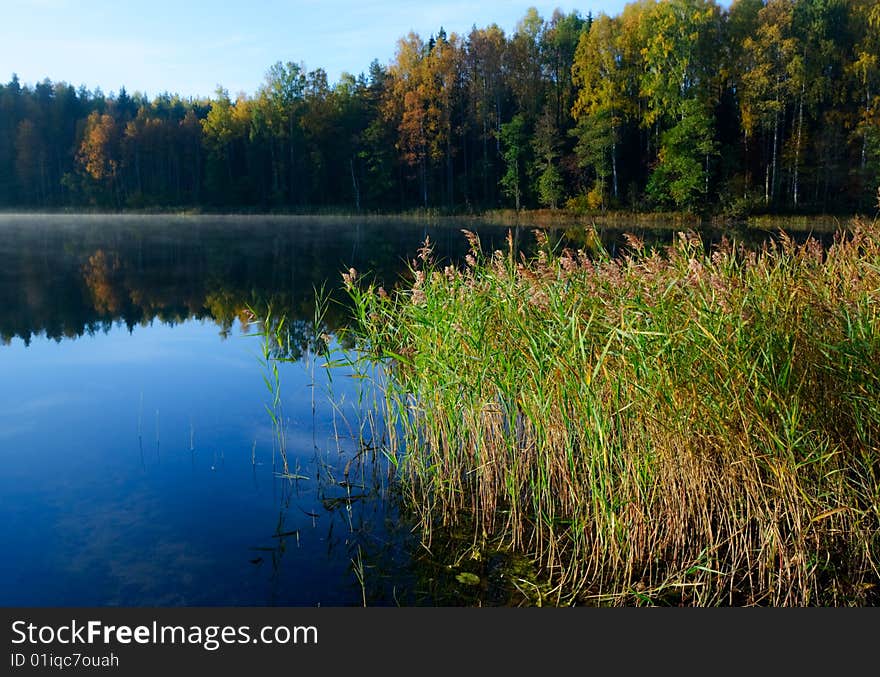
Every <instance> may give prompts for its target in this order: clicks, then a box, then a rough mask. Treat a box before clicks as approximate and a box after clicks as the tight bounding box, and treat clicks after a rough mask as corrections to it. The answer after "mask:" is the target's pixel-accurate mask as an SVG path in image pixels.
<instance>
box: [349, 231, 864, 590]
mask: <svg viewBox="0 0 880 677" xmlns="http://www.w3.org/2000/svg"><path fill="white" fill-rule="evenodd" d="M468 237H469V239H470V241H471V248H472V250H471V254H470V255H469V257H468V259H467V261H468V263H467V266H466V267H465V268H463V269H457V268H453V267H446V268H443V269H441V268H439V267H438V266H436V265H435V264H433V263H432V261H431V255H430V251H428V250H427V249H426V250H425V251H423V252H422V255H421V259H422V260H421V262H417V263H418V265H417V266H415V267H414V269H413V271H412V274H413V280H414V281H413V283H412V286H411V288H409V289H407V290H400V291H399V292H397V293H394V294H387V293H385V292H384V290H382V289H381V288H379V289H376V288H375V287H372V286H367V285H359V284H357V283H356V282H355V281H354V280H353V279H351V278H350V277H349V279H348V280H346V282H347V283H348V284H347V286H348V289H349V291H350V293H351V295H352V297H353V299H354V301H355V309H356V314H357V316H356V319H357V323H358V333H359V337H358V338H359V340H360V342H361V345H362V347H363V349H364V350H365V352H366V353H368V354H370V355H372V356H374V357H378V358H382V359H385V360H388V361H389V366H388V368H387V369H386V371H385V378H387V383H386V387H385V390H384V397H385V404H384V415H385V418H386V428H385V430H386V433H387V434H388V436H389V438H390V448H389V454H390V455H391V456H392V458H396V459H398V462H399V464H400V474H401V477H402V479H403V480H404V482H405V486H406V487H407V488H408V493H409V499H410V505H411V506H412V507H413V509H414V510H416V511H417V512H418V514H420V516H421V522H422V527H423V537H424V540H425V541H426V542H427V543H430V539H431V529H432V525H436V524H456V523H458V524H461V523H469V524H471V525H473V529H474V533H475V539H481V538H483V537H494V538H496V539H501V540H502V541H503V542H504V543H505V544H506V546H507V547H508V548H510V549H511V550H514V551H520V552H525V553H528V554H529V555H530V556H531V557H533V558H534V559H535V560H536V561H537V562H539V563H540V564H541V565H542V566H543V570H544V571H545V572H547V575H548V577H549V578H551V579H552V581H553V582H554V584H555V586H556V587H555V590H554V592H553V598H554V599H556V600H557V602H560V601H564V600H580V601H594V602H601V603H633V604H638V603H652V604H653V603H683V604H772V605H803V604H853V603H855V604H859V603H862V604H864V603H870V602H871V601H872V600H873V602H875V603H876V601H877V600H878V594H880V590H878V581H880V569H878V567H880V461H878V459H880V315H878V312H877V308H878V304H880V229H878V228H877V227H876V226H866V225H864V224H861V225H860V224H856V226H855V228H854V229H853V233H852V234H851V235H846V236H845V235H844V234H843V233H841V234H839V235H838V237H837V238H836V240H835V243H834V244H833V246H831V247H830V248H829V249H828V250H823V248H822V247H821V246H820V245H819V244H818V243H817V242H815V241H813V240H810V241H808V242H807V243H806V244H804V245H800V246H798V245H796V244H794V243H793V242H792V241H791V240H790V239H788V238H787V237H785V236H784V235H783V236H781V237H780V239H779V241H778V242H777V243H776V244H768V245H766V246H765V247H764V248H763V249H762V250H760V251H757V252H755V251H746V250H745V249H743V248H738V247H735V246H733V245H731V244H730V243H727V242H725V243H722V245H721V246H720V247H718V248H717V249H716V250H715V251H714V252H712V253H711V254H708V255H707V254H706V253H705V251H704V249H703V246H702V243H701V242H700V240H699V238H696V237H694V236H692V235H681V236H680V237H679V238H678V239H677V240H676V241H675V243H674V244H673V245H672V246H670V247H669V248H667V249H666V251H665V252H659V251H648V250H647V249H646V248H645V247H644V245H643V244H642V243H641V242H639V241H638V240H636V239H635V238H631V239H630V243H629V244H630V252H629V254H627V255H626V256H624V257H622V258H619V259H615V258H612V257H610V256H608V255H607V254H605V253H604V252H600V253H599V255H598V256H588V255H587V254H585V253H584V252H580V251H579V252H574V251H562V252H553V251H551V250H550V249H549V247H548V246H546V241H542V242H541V244H542V249H541V250H540V251H539V253H538V255H537V256H536V257H535V258H534V259H533V260H524V259H522V258H520V259H518V258H517V257H516V256H515V252H514V251H513V247H512V246H511V247H510V249H509V251H507V252H500V251H499V252H495V253H494V254H492V255H490V256H485V255H484V254H483V253H482V251H481V249H480V246H479V241H478V240H477V238H476V236H474V235H472V234H468Z"/></svg>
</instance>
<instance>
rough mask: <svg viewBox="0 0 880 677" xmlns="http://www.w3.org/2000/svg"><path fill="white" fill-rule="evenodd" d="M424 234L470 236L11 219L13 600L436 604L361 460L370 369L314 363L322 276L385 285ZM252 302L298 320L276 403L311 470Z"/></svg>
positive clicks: (0, 409)
mask: <svg viewBox="0 0 880 677" xmlns="http://www.w3.org/2000/svg"><path fill="white" fill-rule="evenodd" d="M425 234H430V235H431V236H432V239H433V240H434V241H436V242H438V249H440V250H443V251H444V253H448V254H450V255H455V254H460V253H461V252H462V251H463V249H464V240H463V238H462V237H461V235H460V233H459V232H458V231H457V230H456V229H449V228H446V229H441V230H440V231H435V230H433V229H427V230H426V229H425V228H424V226H414V225H413V224H387V223H386V224H363V223H355V222H351V221H345V222H333V221H326V220H317V219H269V218H252V219H249V218H214V219H210V218H199V219H196V218H175V219H168V218H135V217H124V218H114V217H61V216H57V217H51V218H48V219H47V218H36V217H20V218H17V217H12V216H6V217H2V220H0V260H2V267H0V304H2V309H3V310H2V314H0V338H2V342H3V345H2V346H0V383H2V388H0V497H2V500H0V542H2V543H3V557H2V558H0V603H2V604H3V605H113V604H122V605H214V604H217V605H220V604H226V605H244V604H247V605H258V604H285V605H319V604H321V605H343V604H360V603H362V601H363V595H364V594H367V595H368V596H369V599H368V601H369V602H370V603H387V604H393V603H395V602H401V603H418V602H424V603H431V601H432V600H431V596H430V593H429V592H420V587H419V584H418V581H417V576H416V574H414V573H413V571H412V566H411V562H410V559H411V558H410V555H409V554H408V553H409V550H410V549H411V547H412V543H411V542H410V541H411V540H412V539H411V538H408V537H407V535H406V534H407V532H406V530H404V529H401V528H399V526H398V516H397V515H396V514H395V513H394V510H393V508H392V507H391V505H392V503H391V502H388V501H383V500H381V498H380V497H381V495H382V492H383V488H384V486H385V485H386V484H387V478H386V477H385V476H384V475H383V474H382V472H381V464H378V465H377V464H371V463H361V462H360V461H361V460H364V458H363V457H358V445H357V443H356V432H357V430H358V411H359V407H358V406H357V402H358V397H359V396H363V392H360V393H359V388H360V389H361V391H363V388H364V381H363V380H361V379H354V378H351V377H350V376H349V374H348V373H347V372H346V370H345V369H336V370H334V372H333V374H332V375H331V377H330V378H328V370H327V369H325V368H322V367H321V366H320V364H321V363H322V361H323V360H321V359H320V358H318V357H315V356H314V355H312V359H306V358H308V357H309V353H308V345H307V344H308V338H309V335H310V332H313V330H312V327H311V324H312V320H313V318H314V288H315V287H316V286H320V285H321V284H323V283H326V284H328V285H330V286H331V287H333V286H336V285H337V282H338V280H339V279H340V275H339V273H340V271H342V270H345V269H347V268H348V267H349V266H355V267H357V268H358V269H359V270H362V271H372V272H374V273H375V274H376V275H377V276H379V277H382V278H386V279H389V280H392V281H393V280H395V279H397V277H398V275H399V274H400V273H401V271H403V269H404V261H405V257H407V256H412V255H414V254H415V252H416V249H417V248H418V246H419V243H420V241H421V240H422V239H423V237H424V236H425ZM337 296H338V297H340V295H337ZM248 309H253V310H254V311H255V312H256V313H257V314H258V315H264V314H266V313H268V312H269V310H270V309H271V312H272V316H273V317H277V316H278V315H279V314H280V313H286V314H288V315H289V316H290V318H291V319H290V322H289V325H288V326H289V327H290V328H291V331H290V339H291V348H290V351H289V352H288V354H287V355H286V356H287V357H289V358H291V359H292V361H291V362H287V363H283V364H282V365H281V366H280V383H281V400H280V404H281V407H282V419H283V421H284V425H285V436H286V447H287V454H288V461H289V467H290V471H291V473H293V474H296V475H301V476H302V477H303V478H307V479H300V480H297V481H290V480H284V479H279V478H278V477H277V472H279V471H280V470H281V460H280V455H279V451H278V449H277V446H278V445H277V444H276V443H275V442H274V441H273V440H274V439H275V434H276V432H277V429H276V428H274V427H273V423H272V419H271V418H270V416H269V414H268V413H267V410H266V405H267V404H271V402H272V393H271V392H270V391H269V390H268V389H267V386H266V384H265V382H264V379H263V376H264V374H265V373H266V364H265V362H264V360H263V358H262V341H263V339H262V338H261V337H260V336H258V335H255V333H256V332H257V331H258V330H259V323H254V322H253V319H252V318H251V317H250V315H249V314H248ZM346 312H347V311H346V308H345V307H344V306H343V305H341V304H338V303H335V302H334V303H333V304H331V307H330V310H329V312H328V314H327V318H326V324H325V325H324V326H323V327H322V330H326V331H328V332H330V333H331V334H332V332H333V330H334V329H335V328H336V327H338V326H339V323H340V322H343V321H344V319H345V317H346ZM303 349H305V352H303ZM285 352H287V351H285ZM360 409H362V407H361V408H360ZM273 448H274V453H273ZM273 455H274V461H275V463H274V466H273ZM346 469H347V470H348V475H346V474H345V471H346ZM359 566H360V567H362V568H360V569H359ZM359 572H363V574H364V576H363V577H364V579H365V586H366V588H367V589H366V591H365V590H363V589H362V587H361V583H360V581H359V577H358V575H357V574H358V573H359Z"/></svg>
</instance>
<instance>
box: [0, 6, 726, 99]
mask: <svg viewBox="0 0 880 677" xmlns="http://www.w3.org/2000/svg"><path fill="white" fill-rule="evenodd" d="M625 4H626V0H585V1H584V2H583V4H581V3H578V4H572V3H559V2H538V1H533V2H529V1H528V0H476V1H474V0H470V1H459V0H443V1H440V2H433V1H431V0H424V1H422V2H401V1H397V0H378V1H373V0H360V1H358V0H245V1H244V2H242V1H240V0H239V1H238V2H232V3H228V2H226V0H212V1H211V2H205V1H203V0H173V1H172V0H149V1H148V2H145V3H135V2H128V0H0V81H2V82H8V81H9V80H10V79H11V77H12V74H13V73H17V74H18V77H19V79H20V80H21V82H22V83H23V84H28V85H33V84H35V83H37V82H40V81H42V80H43V79H44V78H49V79H50V80H52V81H53V82H57V81H64V82H67V83H70V84H72V85H74V86H76V87H79V86H80V85H85V86H86V87H87V88H88V89H90V90H94V89H95V88H96V87H100V88H101V90H102V91H103V92H104V93H105V94H109V93H111V92H118V91H119V89H120V87H122V86H124V87H125V88H126V90H127V91H128V92H129V93H133V92H136V91H139V92H141V93H145V94H147V95H148V96H149V97H153V96H155V95H157V94H160V93H162V92H170V93H177V94H180V95H181V96H183V97H185V98H186V97H207V96H211V95H213V94H214V91H215V90H216V88H217V86H218V85H222V86H223V87H225V88H226V89H227V90H229V92H230V93H231V94H232V95H233V96H234V95H235V94H237V93H238V92H245V93H247V94H253V93H254V92H255V91H256V90H257V88H258V87H259V86H260V84H261V83H262V82H263V79H264V76H265V74H266V71H267V70H268V68H269V67H270V66H271V65H272V64H273V63H275V62H277V61H283V62H287V61H293V62H296V63H303V64H305V67H306V69H307V70H313V69H315V68H319V67H320V68H324V70H326V71H327V75H328V78H329V80H330V82H331V83H334V82H336V81H337V80H338V79H339V77H340V75H341V74H342V73H343V72H344V71H347V72H349V73H352V74H354V75H357V74H358V73H361V72H367V71H368V69H369V65H370V62H371V61H372V60H373V59H374V58H375V59H378V60H379V62H380V63H382V64H388V63H389V62H390V61H391V60H392V59H393V58H394V54H395V50H396V46H397V41H398V39H399V38H401V37H403V36H404V35H406V34H407V33H408V32H409V31H415V32H416V33H418V34H419V35H421V36H422V37H423V38H424V39H427V38H428V37H429V36H430V35H431V34H436V33H437V31H438V30H439V29H440V27H441V26H442V27H443V28H444V29H445V30H446V32H447V33H453V32H456V33H459V34H467V33H468V32H469V31H470V29H471V27H472V26H473V25H476V26H477V27H480V28H482V27H485V26H488V25H489V24H491V23H497V24H498V25H499V26H500V27H501V28H503V29H504V31H505V32H506V33H508V34H510V33H512V32H513V31H514V30H515V28H516V24H517V22H518V21H519V20H520V19H521V18H522V17H523V16H524V15H525V13H526V10H527V9H528V8H529V7H530V6H533V7H535V8H537V10H538V12H539V13H540V15H541V16H543V17H544V18H545V19H549V18H550V17H551V16H552V14H553V10H554V9H555V8H557V7H558V8H559V9H561V10H562V11H563V12H565V13H570V12H572V11H574V10H577V11H579V12H580V13H581V14H582V15H583V16H586V15H587V12H592V13H593V14H594V15H595V14H598V13H600V12H604V13H606V14H610V15H615V14H618V13H619V12H620V11H621V9H622V8H623V6H624V5H625ZM725 4H727V3H725Z"/></svg>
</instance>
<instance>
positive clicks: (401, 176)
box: [0, 0, 880, 216]
mask: <svg viewBox="0 0 880 677" xmlns="http://www.w3.org/2000/svg"><path fill="white" fill-rule="evenodd" d="M295 49H296V47H295V45H291V51H293V52H295ZM878 59H880V3H877V2H876V0H769V1H767V2H764V1H763V0H734V2H733V3H732V4H731V6H730V7H729V8H725V7H722V6H720V5H719V4H717V3H716V2H714V1H713V0H660V1H657V0H642V1H640V2H634V3H631V4H629V5H627V6H626V7H625V8H624V10H623V11H622V13H621V14H620V15H618V16H614V17H611V16H607V15H604V14H598V15H595V16H594V15H593V14H592V13H587V14H586V15H584V14H582V13H580V12H578V11H574V12H572V13H570V14H566V13H564V12H561V11H559V10H557V11H556V12H554V13H553V15H552V17H550V18H549V19H548V18H544V17H542V16H540V15H539V13H538V12H537V11H536V10H535V9H534V8H532V9H529V10H528V11H527V12H526V14H525V16H524V17H523V18H522V19H521V20H520V22H519V23H518V25H517V27H516V29H515V31H514V32H513V33H512V34H505V32H504V31H503V30H502V29H501V28H499V27H498V26H497V25H494V24H493V25H490V26H487V27H484V28H478V27H476V26H474V27H473V28H472V30H471V31H470V33H469V34H467V35H458V34H456V33H448V34H447V32H446V31H444V30H443V29H442V28H440V29H439V30H438V31H437V33H436V34H433V35H431V36H430V37H429V38H428V39H424V38H423V37H421V36H419V35H418V34H415V33H410V34H409V35H407V36H405V37H403V38H401V39H400V40H399V42H398V45H397V49H396V52H395V56H394V58H393V60H392V61H391V62H390V63H388V64H381V63H380V62H379V61H378V60H374V61H373V62H372V63H371V64H370V65H369V69H368V71H367V72H366V73H361V74H360V75H357V76H354V75H350V74H347V73H346V74H343V75H342V76H341V77H340V79H339V81H338V82H336V83H331V82H329V81H328V76H327V74H326V72H325V71H324V70H323V69H321V68H315V69H314V70H309V69H308V68H307V67H306V65H305V64H303V63H301V62H294V61H288V62H280V61H279V62H278V63H276V64H274V65H272V66H271V67H270V68H269V69H268V71H267V73H266V75H265V79H264V81H263V83H262V84H261V85H260V86H259V88H258V89H257V91H256V92H255V93H254V94H253V95H249V94H246V93H239V94H237V95H231V94H230V93H229V92H228V91H227V90H225V89H223V88H222V87H218V88H217V90H216V92H215V93H214V95H213V96H212V97H211V98H205V99H196V98H182V97H181V96H178V95H175V94H170V93H167V92H166V93H162V94H159V95H156V96H153V97H152V98H149V97H148V96H147V95H145V94H142V93H140V92H133V93H129V92H128V91H127V90H126V89H125V87H120V89H119V91H118V92H116V93H114V92H111V93H110V94H107V95H105V94H104V93H103V92H102V91H101V90H100V89H95V90H93V91H90V90H89V89H87V88H86V87H85V86H80V87H79V88H77V87H75V86H74V85H72V84H69V83H65V82H52V81H51V80H49V79H46V80H43V81H42V82H39V83H36V84H33V85H29V84H22V83H21V82H20V81H19V78H18V77H17V76H16V75H14V74H13V75H12V78H11V80H10V81H9V83H8V84H5V85H0V208H5V209H12V208H16V209H18V208H28V209H45V208H50V209H51V208H99V209H111V210H113V209H145V208H172V209H176V208H205V209H211V210H239V209H247V210H264V211H274V210H279V211H287V210H290V211H300V212H307V211H328V210H341V211H401V210H411V209H425V208H429V209H439V210H443V211H448V212H450V213H456V212H457V213H463V212H469V213H470V212H479V211H482V210H488V209H498V208H516V209H524V208H534V207H544V208H550V209H568V210H571V211H573V212H576V213H584V212H595V211H600V210H612V209H613V210H618V209H619V210H633V211H649V210H662V211H668V210H675V211H684V212H693V213H709V212H711V213H716V214H726V215H733V216H741V215H746V214H750V213H796V212H800V213H818V212H824V213H854V212H862V213H864V212H866V211H871V210H873V209H874V207H875V205H876V201H877V189H878V183H880V61H878Z"/></svg>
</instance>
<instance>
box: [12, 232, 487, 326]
mask: <svg viewBox="0 0 880 677" xmlns="http://www.w3.org/2000/svg"><path fill="white" fill-rule="evenodd" d="M498 232H499V233H500V232H501V231H500V230H499V231H498ZM427 233H430V236H431V240H432V241H433V242H435V243H436V249H437V253H438V255H440V256H443V257H457V256H460V255H462V254H463V253H464V249H465V247H466V245H467V243H466V242H465V240H464V238H463V237H462V236H461V233H460V232H459V230H458V229H457V228H454V227H448V226H446V227H443V228H442V229H440V228H437V229H426V228H425V226H424V224H418V225H416V224H412V223H404V222H392V223H379V222H378V221H377V222H369V223H363V222H358V221H355V220H351V219H347V220H333V219H321V218H295V217H291V218H275V219H273V218H263V217H259V218H257V217H215V218H212V217H174V218H170V217H131V216H127V217H110V216H105V217H84V216H80V217H70V216H60V215H59V216H52V217H21V218H13V217H6V218H4V220H3V221H2V222H0V256H2V260H3V263H2V266H0V304H2V308H3V312H2V314H0V338H2V340H3V341H4V342H5V343H8V342H9V341H10V340H11V339H12V338H13V337H19V338H21V339H22V340H24V342H25V343H28V342H29V341H30V339H31V337H32V336H34V335H39V334H45V335H46V336H47V337H49V338H52V339H55V340H61V339H62V338H65V337H71V338H72V337H77V336H81V335H83V334H85V333H92V332H95V331H101V330H106V329H109V327H110V326H112V325H113V324H115V323H122V324H124V325H125V326H126V327H128V329H129V330H130V331H131V330H133V329H134V328H135V327H136V326H138V325H146V324H149V323H150V322H152V321H154V320H159V321H160V322H163V323H168V324H172V325H173V324H176V323H178V322H182V321H185V320H188V319H210V320H213V321H214V322H216V323H217V325H218V326H219V327H220V329H221V331H224V332H225V331H228V330H229V329H230V328H231V327H232V325H233V323H234V321H235V320H236V319H238V320H240V321H244V322H246V321H247V319H248V316H247V313H246V310H247V308H248V307H250V308H254V309H255V311H258V312H259V311H260V310H261V309H266V308H269V307H271V308H272V309H273V313H276V314H277V313H285V314H286V315H287V316H288V317H289V318H290V320H292V321H294V322H293V324H297V322H296V321H300V322H307V321H310V320H311V319H312V318H313V315H314V304H315V296H314V290H315V288H320V287H321V286H322V285H323V284H325V283H326V286H327V290H328V291H330V292H332V294H333V297H334V299H335V300H336V301H343V299H342V296H341V294H340V293H339V287H340V284H339V283H340V282H341V277H340V273H341V271H343V270H347V269H348V267H349V266H354V267H355V268H357V269H358V270H359V271H361V272H372V273H374V274H375V275H376V276H377V277H378V278H379V279H382V280H384V281H386V283H388V282H390V281H393V280H396V279H398V278H399V277H400V275H401V274H403V273H404V272H405V271H406V257H412V256H413V255H414V253H415V252H416V250H417V249H418V247H419V245H420V243H421V242H422V241H423V239H424V237H425V235H426V234H427ZM499 241H500V237H499ZM347 313H348V311H347V309H346V307H345V305H344V303H330V304H329V308H328V310H327V314H326V316H325V321H326V324H327V327H328V328H329V329H331V330H332V329H335V328H338V327H339V326H340V324H341V323H342V322H344V321H345V319H346V317H347Z"/></svg>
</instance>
